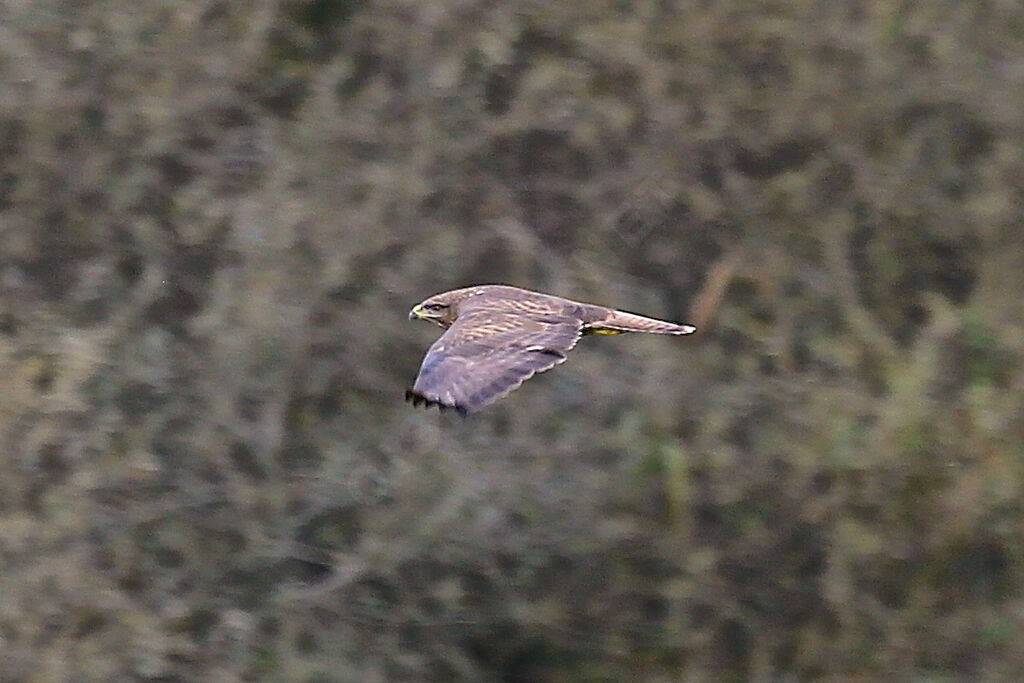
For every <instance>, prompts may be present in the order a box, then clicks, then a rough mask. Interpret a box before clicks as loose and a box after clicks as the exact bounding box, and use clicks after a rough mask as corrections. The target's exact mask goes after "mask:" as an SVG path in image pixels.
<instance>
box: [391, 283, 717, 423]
mask: <svg viewBox="0 0 1024 683" xmlns="http://www.w3.org/2000/svg"><path fill="white" fill-rule="evenodd" d="M409 319H410V320H416V319H419V320H429V321H430V322H432V323H436V324H437V325H440V326H441V327H443V328H445V332H444V334H442V335H441V336H440V338H438V340H437V341H435V342H434V344H433V345H432V346H431V347H430V350H429V351H427V355H426V357H425V358H424V359H423V364H422V365H420V372H419V375H417V377H416V382H415V384H413V387H412V389H409V390H408V391H406V392H405V399H406V400H407V401H411V402H412V404H413V405H415V406H418V405H421V404H423V405H426V406H427V407H429V406H432V405H436V406H438V407H439V408H440V409H442V410H444V409H446V408H454V409H455V410H456V411H458V412H459V413H460V414H461V415H468V414H469V413H472V412H475V411H477V410H480V409H481V408H483V407H484V406H487V405H489V404H491V403H493V402H494V401H497V400H498V399H499V398H501V397H502V396H504V395H505V394H507V393H509V392H510V391H512V390H513V389H515V388H516V387H518V386H519V385H520V384H522V383H523V382H525V381H526V380H528V379H529V378H530V377H533V375H534V374H536V373H538V372H544V371H545V370H550V369H551V368H553V367H555V366H556V365H558V364H559V363H562V362H564V361H565V352H566V351H568V350H569V349H571V348H572V347H574V346H575V345H576V342H577V341H579V339H580V337H581V336H583V335H585V334H622V333H624V332H653V333H654V334H692V333H693V332H694V331H695V330H696V329H697V328H695V327H693V326H692V325H677V324H675V323H670V322H667V321H664V320H657V319H655V318H648V317H645V316H642V315H636V314H635V313H626V312H625V311H617V310H615V309H613V308H606V307H604V306H594V305H592V304H585V303H580V302H578V301H571V300H569V299H563V298H561V297H558V296H552V295H551V294H543V293H541V292H532V291H530V290H528V289H520V288H518V287H509V286H507V285H478V286H476V287H466V288H464V289H453V290H451V291H450V292H442V293H441V294H435V295H434V296H432V297H430V298H429V299H426V300H424V301H423V302H422V303H419V304H417V305H416V306H413V308H412V310H411V311H409Z"/></svg>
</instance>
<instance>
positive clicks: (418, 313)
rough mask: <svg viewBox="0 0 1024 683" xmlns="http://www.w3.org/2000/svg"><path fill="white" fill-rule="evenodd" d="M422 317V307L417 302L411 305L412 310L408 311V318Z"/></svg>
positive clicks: (416, 318)
mask: <svg viewBox="0 0 1024 683" xmlns="http://www.w3.org/2000/svg"><path fill="white" fill-rule="evenodd" d="M422 317H423V307H422V306H420V305H419V304H416V305H415V306H413V307H412V310H411V311H409V320H418V319H420V318H422Z"/></svg>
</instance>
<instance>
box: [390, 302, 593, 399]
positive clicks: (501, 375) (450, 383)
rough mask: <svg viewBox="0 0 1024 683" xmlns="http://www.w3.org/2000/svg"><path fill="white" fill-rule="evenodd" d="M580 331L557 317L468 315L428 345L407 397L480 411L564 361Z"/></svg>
mask: <svg viewBox="0 0 1024 683" xmlns="http://www.w3.org/2000/svg"><path fill="white" fill-rule="evenodd" d="M581 328H582V322H581V321H580V320H578V319H575V318H570V317H563V316H556V315H521V314H516V313H503V312H500V311H490V310H481V311H470V312H467V313H465V314H463V315H460V316H459V318H458V319H457V320H456V321H455V322H454V323H453V324H452V326H451V327H449V328H448V330H447V331H446V332H445V333H444V334H443V335H441V337H440V338H439V339H438V340H437V341H436V342H434V344H433V346H431V347H430V350H429V351H428V352H427V355H426V357H425V358H424V359H423V364H422V365H421V366H420V372H419V375H418V376H417V377H416V383H415V384H414V385H413V388H412V389H410V390H409V391H407V392H406V394H405V396H406V399H407V400H411V401H412V402H413V404H414V405H419V404H420V403H425V404H427V405H428V406H429V405H438V406H440V407H442V408H455V409H456V410H458V411H459V412H460V413H462V414H463V415H465V414H467V413H471V412H473V411H475V410H479V409H480V408H482V407H484V406H486V405H487V404H489V403H492V402H494V401H496V400H498V399H499V398H501V397H502V396H504V395H505V394H507V393H508V392H510V391H512V390H513V389H515V388H516V387H518V386H519V385H520V384H522V383H523V382H525V381H526V380H528V379H529V378H530V377H532V376H533V375H534V374H536V373H538V372H544V371H545V370H550V369H551V368H553V367H554V366H556V365H558V364H559V363H561V362H563V361H565V352H566V351H568V350H569V349H571V348H572V347H573V346H575V345H576V342H577V341H578V340H579V338H580V333H581Z"/></svg>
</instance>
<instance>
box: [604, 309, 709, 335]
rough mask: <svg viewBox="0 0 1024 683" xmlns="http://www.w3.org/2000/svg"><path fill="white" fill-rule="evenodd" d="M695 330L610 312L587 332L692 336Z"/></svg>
mask: <svg viewBox="0 0 1024 683" xmlns="http://www.w3.org/2000/svg"><path fill="white" fill-rule="evenodd" d="M696 330H697V328H696V327H694V326H693V325H677V324H676V323H670V322H668V321H667V320H658V319H656V318H648V317H647V316H643V315H637V314H636V313H627V312H625V311H612V312H611V313H610V314H609V315H608V317H607V318H605V319H604V320H599V321H597V322H594V323H591V324H590V325H589V326H588V330H587V331H589V332H593V333H596V334H615V333H618V332H651V333H653V334H693V333H694V332H695V331H696Z"/></svg>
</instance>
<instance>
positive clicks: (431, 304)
mask: <svg viewBox="0 0 1024 683" xmlns="http://www.w3.org/2000/svg"><path fill="white" fill-rule="evenodd" d="M452 294H453V292H444V293H443V294H435V295H434V296H432V297H430V298H429V299H424V300H423V301H422V302H421V303H418V304H416V305H415V306H413V307H412V310H411V311H409V320H429V321H430V322H432V323H434V324H436V325H440V326H441V327H449V326H450V325H451V324H452V323H453V322H455V318H456V316H457V315H458V311H457V310H456V306H455V304H456V303H457V302H456V301H455V300H454V298H453V297H452Z"/></svg>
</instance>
